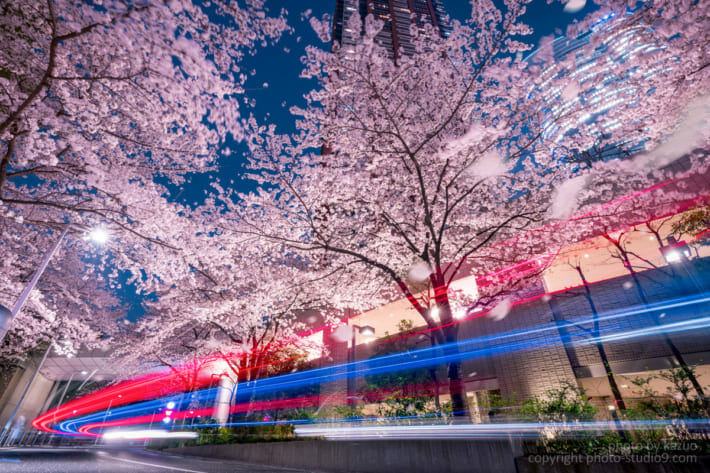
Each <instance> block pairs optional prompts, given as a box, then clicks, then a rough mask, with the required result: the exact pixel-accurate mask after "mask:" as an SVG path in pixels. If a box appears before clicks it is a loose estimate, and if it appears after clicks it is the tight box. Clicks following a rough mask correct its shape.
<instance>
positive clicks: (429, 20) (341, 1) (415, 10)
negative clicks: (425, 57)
mask: <svg viewBox="0 0 710 473" xmlns="http://www.w3.org/2000/svg"><path fill="white" fill-rule="evenodd" d="M354 14H359V16H360V18H361V19H362V22H361V25H360V31H353V30H352V28H350V27H349V26H348V23H349V20H350V19H351V18H352V15H354ZM367 15H373V16H374V17H375V18H376V19H378V20H381V21H383V22H384V27H383V28H382V31H380V32H379V34H378V35H377V41H378V42H379V43H380V44H381V45H382V46H383V47H385V48H386V49H387V50H388V51H389V52H390V55H391V56H392V57H395V56H397V55H400V54H405V55H408V54H413V53H414V46H413V45H412V37H411V34H410V27H411V26H412V22H415V23H416V24H417V25H419V26H424V25H426V24H429V25H432V26H433V27H434V29H435V30H438V31H439V34H440V35H441V36H442V37H446V36H448V35H449V34H450V31H451V28H450V26H449V24H448V22H447V18H446V13H445V11H444V7H443V6H442V4H441V0H336V4H335V17H334V20H333V44H336V43H337V44H339V45H340V46H341V47H343V48H346V50H345V51H346V53H347V48H348V47H352V46H353V45H354V44H355V43H357V41H358V39H359V38H360V36H361V35H362V29H363V26H364V20H365V17H367Z"/></svg>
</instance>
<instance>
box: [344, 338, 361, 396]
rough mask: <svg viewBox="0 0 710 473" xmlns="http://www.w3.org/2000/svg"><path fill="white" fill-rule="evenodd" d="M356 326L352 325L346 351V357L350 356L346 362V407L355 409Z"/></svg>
mask: <svg viewBox="0 0 710 473" xmlns="http://www.w3.org/2000/svg"><path fill="white" fill-rule="evenodd" d="M357 328H358V326H357V325H353V335H352V340H351V342H350V350H349V352H348V355H350V356H349V357H348V358H350V360H349V361H350V363H348V382H347V388H348V392H347V399H348V407H350V409H355V399H354V397H355V342H356V333H357V332H356V330H357Z"/></svg>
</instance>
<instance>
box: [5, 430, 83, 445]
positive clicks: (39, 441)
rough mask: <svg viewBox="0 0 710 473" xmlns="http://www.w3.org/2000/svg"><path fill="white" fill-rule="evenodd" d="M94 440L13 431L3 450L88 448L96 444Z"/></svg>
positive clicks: (7, 438) (30, 431)
mask: <svg viewBox="0 0 710 473" xmlns="http://www.w3.org/2000/svg"><path fill="white" fill-rule="evenodd" d="M94 441H95V440H94V439H91V438H84V437H68V436H64V435H56V434H49V433H47V432H42V431H39V430H34V429H32V430H21V431H11V432H10V433H9V435H7V437H6V438H5V440H4V441H3V442H2V445H0V447H2V448H30V447H86V446H91V445H93V444H94Z"/></svg>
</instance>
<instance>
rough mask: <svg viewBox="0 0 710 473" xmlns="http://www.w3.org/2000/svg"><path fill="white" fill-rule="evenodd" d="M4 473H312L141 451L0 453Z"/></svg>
mask: <svg viewBox="0 0 710 473" xmlns="http://www.w3.org/2000/svg"><path fill="white" fill-rule="evenodd" d="M0 472H2V473H123V472H130V473H153V472H160V473H169V472H187V473H313V472H310V471H307V470H294V469H291V468H279V467H273V466H264V465H254V464H249V463H242V462H236V461H231V460H216V459H205V458H195V457H183V456H177V455H164V454H161V453H157V452H152V451H146V450H142V449H139V448H125V449H117V448H113V449H104V448H74V449H71V448H24V449H17V448H16V449H0Z"/></svg>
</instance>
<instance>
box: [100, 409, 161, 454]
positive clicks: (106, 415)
mask: <svg viewBox="0 0 710 473" xmlns="http://www.w3.org/2000/svg"><path fill="white" fill-rule="evenodd" d="M111 404H113V398H111V400H110V401H109V402H108V409H106V413H105V414H104V420H103V422H102V424H106V418H107V417H108V415H109V413H110V412H111ZM151 422H152V421H151ZM102 427H103V429H106V427H105V426H102ZM103 433H104V431H103V430H101V434H98V435H97V436H96V441H95V442H94V445H96V444H98V443H99V439H100V438H102V437H103Z"/></svg>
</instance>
